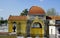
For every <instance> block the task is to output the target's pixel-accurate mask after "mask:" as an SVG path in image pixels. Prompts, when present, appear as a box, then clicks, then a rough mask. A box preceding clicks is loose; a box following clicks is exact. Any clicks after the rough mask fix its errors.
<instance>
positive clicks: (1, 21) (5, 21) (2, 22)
mask: <svg viewBox="0 0 60 38" xmlns="http://www.w3.org/2000/svg"><path fill="white" fill-rule="evenodd" d="M7 22H8V21H7V20H0V25H1V24H4V23H7Z"/></svg>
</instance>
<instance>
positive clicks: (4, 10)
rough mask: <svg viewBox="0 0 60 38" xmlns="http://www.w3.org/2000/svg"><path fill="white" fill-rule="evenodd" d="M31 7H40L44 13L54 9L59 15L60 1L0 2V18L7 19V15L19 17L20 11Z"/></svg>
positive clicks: (12, 0)
mask: <svg viewBox="0 0 60 38" xmlns="http://www.w3.org/2000/svg"><path fill="white" fill-rule="evenodd" d="M32 6H39V7H42V8H43V9H44V10H45V11H47V10H48V9H50V8H55V9H56V11H57V12H58V14H60V0H0V17H3V18H4V19H8V17H9V15H20V13H21V12H22V10H24V9H26V8H27V9H29V8H30V7H32Z"/></svg>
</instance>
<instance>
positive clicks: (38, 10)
mask: <svg viewBox="0 0 60 38" xmlns="http://www.w3.org/2000/svg"><path fill="white" fill-rule="evenodd" d="M28 14H45V11H44V10H43V9H42V8H40V7H38V6H32V7H31V8H30V10H29V13H28Z"/></svg>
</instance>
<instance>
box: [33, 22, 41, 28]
mask: <svg viewBox="0 0 60 38" xmlns="http://www.w3.org/2000/svg"><path fill="white" fill-rule="evenodd" d="M32 27H33V28H42V25H41V24H40V23H39V22H35V23H34V24H33V26H32Z"/></svg>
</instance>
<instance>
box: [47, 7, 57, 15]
mask: <svg viewBox="0 0 60 38" xmlns="http://www.w3.org/2000/svg"><path fill="white" fill-rule="evenodd" d="M46 15H48V16H56V15H58V14H57V12H56V10H55V9H54V8H51V9H48V10H47V13H46Z"/></svg>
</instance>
